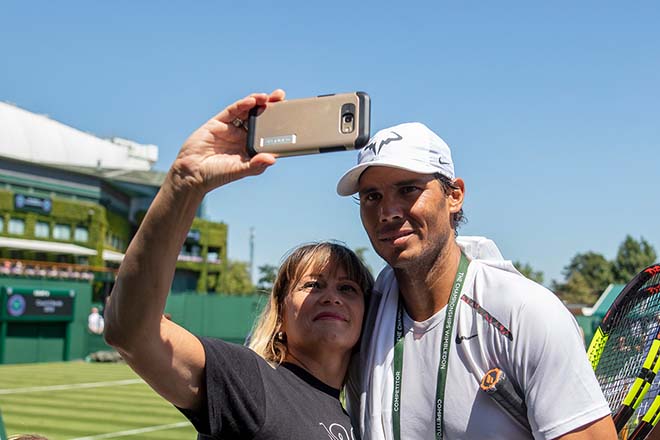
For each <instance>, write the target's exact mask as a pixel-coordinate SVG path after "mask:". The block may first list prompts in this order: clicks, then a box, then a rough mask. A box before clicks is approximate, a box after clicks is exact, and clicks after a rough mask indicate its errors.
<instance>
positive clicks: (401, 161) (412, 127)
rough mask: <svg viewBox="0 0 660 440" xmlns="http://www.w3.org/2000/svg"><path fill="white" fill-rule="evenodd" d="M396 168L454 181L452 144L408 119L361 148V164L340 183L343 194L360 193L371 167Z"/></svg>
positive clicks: (358, 163)
mask: <svg viewBox="0 0 660 440" xmlns="http://www.w3.org/2000/svg"><path fill="white" fill-rule="evenodd" d="M371 166H381V167H393V168H400V169H403V170H408V171H412V172H414V173H420V174H435V173H440V174H442V175H443V176H445V177H447V178H449V179H451V180H454V178H455V176H454V162H453V161H452V159H451V150H450V149H449V145H447V144H446V143H445V141H443V140H442V139H441V138H440V136H438V135H437V134H435V133H433V132H432V131H431V130H430V129H429V128H428V127H427V126H426V125H424V124H422V123H420V122H408V123H406V124H400V125H395V126H394V127H390V128H385V129H383V130H380V131H379V132H378V133H376V134H375V135H374V136H373V137H372V138H371V139H369V143H367V145H366V146H365V147H364V148H363V149H362V150H360V153H359V154H358V161H357V165H355V166H354V167H353V168H351V169H350V170H348V171H347V172H346V174H344V175H343V176H342V177H341V179H339V183H337V193H338V194H339V195H340V196H350V195H351V194H355V193H356V192H358V182H359V180H360V176H361V175H362V173H363V172H364V170H366V169H367V168H368V167H371Z"/></svg>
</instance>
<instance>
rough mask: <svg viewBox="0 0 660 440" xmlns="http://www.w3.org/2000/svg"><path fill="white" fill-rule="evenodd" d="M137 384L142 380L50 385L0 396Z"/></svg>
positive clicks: (5, 390) (3, 391)
mask: <svg viewBox="0 0 660 440" xmlns="http://www.w3.org/2000/svg"><path fill="white" fill-rule="evenodd" d="M137 383H144V381H143V380H142V379H126V380H115V381H111V382H88V383H72V384H68V385H50V386H43V387H26V388H6V389H4V390H0V396H3V395H7V394H22V393H39V392H43V391H62V390H77V389H84V388H100V387H112V386H117V385H134V384H137Z"/></svg>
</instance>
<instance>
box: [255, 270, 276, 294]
mask: <svg viewBox="0 0 660 440" xmlns="http://www.w3.org/2000/svg"><path fill="white" fill-rule="evenodd" d="M258 269H259V280H258V281H257V289H259V291H260V292H264V293H265V292H270V290H271V289H272V288H273V283H275V278H277V266H273V265H272V264H264V265H262V266H259V267H258Z"/></svg>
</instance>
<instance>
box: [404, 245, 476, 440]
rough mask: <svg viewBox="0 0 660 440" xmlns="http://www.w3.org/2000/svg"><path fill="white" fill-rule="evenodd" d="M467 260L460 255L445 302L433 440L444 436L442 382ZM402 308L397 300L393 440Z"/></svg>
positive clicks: (443, 388) (443, 393) (443, 384)
mask: <svg viewBox="0 0 660 440" xmlns="http://www.w3.org/2000/svg"><path fill="white" fill-rule="evenodd" d="M468 265H469V261H468V259H467V258H466V257H465V255H463V253H462V252H461V262H460V263H459V265H458V271H457V272H456V278H455V279H454V284H453V287H452V291H451V294H450V296H449V302H448V303H447V312H446V315H445V324H444V329H443V332H442V339H441V344H440V350H441V351H440V365H439V366H438V382H437V385H436V389H435V395H436V406H435V438H436V440H441V439H442V438H443V437H444V428H443V422H442V414H443V412H444V399H445V383H446V380H447V364H448V360H449V348H450V346H451V334H452V330H453V325H454V313H455V311H456V304H458V297H459V295H460V293H461V289H462V288H463V281H465V274H466V273H467V269H468ZM403 341H404V337H403V306H402V304H401V298H399V306H398V308H397V312H396V326H395V328H394V369H393V372H394V392H393V395H392V423H393V427H392V428H393V431H394V439H395V440H400V439H401V381H402V373H403Z"/></svg>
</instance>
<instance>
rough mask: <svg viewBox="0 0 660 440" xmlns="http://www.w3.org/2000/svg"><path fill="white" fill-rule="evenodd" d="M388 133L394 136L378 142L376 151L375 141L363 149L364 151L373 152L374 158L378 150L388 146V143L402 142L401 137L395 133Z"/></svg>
mask: <svg viewBox="0 0 660 440" xmlns="http://www.w3.org/2000/svg"><path fill="white" fill-rule="evenodd" d="M390 133H392V134H393V135H394V136H390V137H388V138H387V139H383V140H382V141H380V143H379V144H378V149H376V141H375V140H374V141H373V142H371V143H370V144H369V145H367V146H366V147H364V149H365V150H371V151H373V152H374V156H377V155H378V153H380V150H382V149H383V147H384V146H385V145H387V144H389V143H390V142H397V141H401V140H403V138H402V137H401V135H400V134H399V133H397V132H396V131H390Z"/></svg>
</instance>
